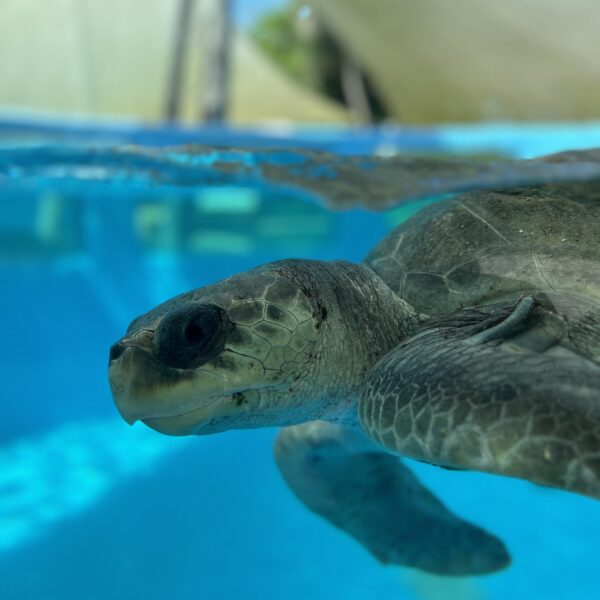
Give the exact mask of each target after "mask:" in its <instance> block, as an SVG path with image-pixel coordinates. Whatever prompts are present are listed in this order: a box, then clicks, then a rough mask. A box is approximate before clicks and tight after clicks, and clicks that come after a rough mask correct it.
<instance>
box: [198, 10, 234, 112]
mask: <svg viewBox="0 0 600 600" xmlns="http://www.w3.org/2000/svg"><path fill="white" fill-rule="evenodd" d="M204 2H205V10H204V14H205V22H204V36H203V40H202V41H203V44H202V46H203V57H204V73H203V82H202V98H201V108H200V110H201V116H202V118H203V119H204V121H205V122H206V123H221V122H223V121H224V120H225V118H226V116H227V108H228V106H227V105H228V100H229V97H228V96H229V58H230V56H229V55H230V50H231V29H232V28H231V0H204Z"/></svg>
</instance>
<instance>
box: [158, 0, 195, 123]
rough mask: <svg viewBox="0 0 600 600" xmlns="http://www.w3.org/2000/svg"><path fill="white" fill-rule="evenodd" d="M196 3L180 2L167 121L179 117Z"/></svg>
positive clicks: (189, 0)
mask: <svg viewBox="0 0 600 600" xmlns="http://www.w3.org/2000/svg"><path fill="white" fill-rule="evenodd" d="M194 2H195V0H180V2H179V9H178V14H177V26H176V29H175V40H174V51H173V59H172V60H173V62H172V63H171V71H170V74H169V88H168V90H167V102H166V107H165V116H166V118H167V121H175V120H176V119H177V117H178V116H179V107H180V104H181V94H182V88H183V69H184V67H185V59H186V55H187V47H188V41H189V37H190V24H191V21H192V13H193V9H194Z"/></svg>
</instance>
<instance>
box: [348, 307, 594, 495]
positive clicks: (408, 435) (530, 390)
mask: <svg viewBox="0 0 600 600" xmlns="http://www.w3.org/2000/svg"><path fill="white" fill-rule="evenodd" d="M558 301H560V298H557V302H558ZM585 310H587V311H588V312H587V313H586V314H584V309H582V308H581V307H577V306H575V305H574V306H573V307H572V311H571V312H572V314H573V315H578V316H577V319H573V320H570V319H569V318H563V317H561V315H560V314H557V313H556V312H554V311H553V310H552V309H551V308H550V307H549V306H548V301H547V299H545V298H542V299H536V301H535V302H533V300H532V299H531V298H526V299H524V300H522V301H521V302H519V303H518V304H516V305H515V304H514V303H513V304H512V305H511V304H510V303H508V302H507V303H502V304H498V305H495V306H486V307H480V308H473V309H467V310H462V311H457V312H456V313H453V314H451V315H447V316H445V317H442V318H439V319H436V320H435V321H431V322H430V323H428V324H427V325H426V326H425V328H424V330H423V331H421V332H419V333H417V334H416V335H415V336H414V337H412V338H411V339H409V340H408V341H406V342H404V343H402V344H400V345H399V346H398V347H397V348H396V349H394V350H392V351H391V352H389V353H388V354H387V355H386V356H385V357H384V358H383V359H382V360H381V361H380V362H379V363H378V364H377V365H376V366H375V367H374V368H373V370H372V372H371V374H370V376H369V377H368V379H367V381H366V383H365V386H364V388H363V392H362V398H361V400H360V402H359V416H360V420H361V423H362V425H363V427H364V429H365V431H366V432H367V433H368V435H370V436H371V437H372V438H373V439H374V440H375V441H377V442H379V443H380V444H382V445H383V446H385V447H386V448H389V449H391V450H393V451H395V452H399V453H400V454H402V455H404V456H408V457H412V458H416V459H418V460H422V461H426V462H430V463H433V464H438V465H446V466H450V467H463V468H468V469H474V470H479V471H486V472H491V473H497V474H501V475H508V476H512V477H519V478H522V479H527V480H529V481H532V482H535V483H538V484H542V485H546V486H551V487H557V488H562V489H566V490H570V491H575V492H578V493H581V494H586V495H589V496H593V497H596V498H600V364H598V362H596V361H595V356H597V350H598V347H597V345H598V338H597V336H595V334H594V335H592V334H591V333H590V334H586V331H587V330H588V329H589V330H590V331H592V333H593V331H596V329H593V328H592V329H590V327H589V326H590V323H591V324H594V323H596V326H597V325H599V324H600V317H599V316H598V314H597V312H596V313H594V312H593V311H592V312H589V310H592V309H588V308H586V309H585ZM595 310H596V311H597V307H596V309H595ZM578 328H581V331H579V329H578ZM573 332H576V333H577V335H575V336H573V335H572V334H573Z"/></svg>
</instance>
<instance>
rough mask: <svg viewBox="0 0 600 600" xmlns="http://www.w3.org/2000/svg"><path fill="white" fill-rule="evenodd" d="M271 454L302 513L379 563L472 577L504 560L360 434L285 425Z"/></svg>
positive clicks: (322, 425)
mask: <svg viewBox="0 0 600 600" xmlns="http://www.w3.org/2000/svg"><path fill="white" fill-rule="evenodd" d="M275 456H276V459H277V464H278V465H279V468H280V470H281V472H282V474H283V477H284V479H285V480H286V482H287V483H288V485H289V486H290V488H291V489H292V491H293V492H294V493H295V494H296V496H297V497H298V498H299V499H300V500H301V501H302V502H303V503H304V504H305V505H306V506H307V507H308V508H310V509H311V510H312V511H314V512H315V513H317V514H319V515H321V516H323V517H325V518H326V519H327V520H328V521H330V522H331V523H332V524H333V525H335V526H336V527H339V528H340V529H342V530H344V531H346V532H347V533H349V534H350V535H351V536H353V537H354V538H355V539H357V540H358V541H359V542H361V543H362V544H363V546H365V547H366V548H367V549H368V550H369V551H370V552H371V553H372V554H374V555H375V556H376V557H377V558H378V559H379V560H380V561H381V562H383V563H393V564H397V565H405V566H409V567H415V568H418V569H422V570H424V571H429V572H432V573H438V574H443V575H475V574H483V573H489V572H492V571H497V570H499V569H502V568H503V567H505V566H506V565H507V564H508V563H509V562H510V557H509V555H508V553H507V551H506V549H505V547H504V545H503V544H502V542H501V541H500V540H498V539H497V538H495V537H494V536H492V535H490V534H489V533H487V532H485V531H483V530H482V529H480V528H479V527H476V526H475V525H472V524H470V523H467V522H466V521H463V520H462V519H460V518H459V517H457V516H456V515H454V514H452V513H451V512H450V511H449V510H448V509H447V508H446V507H445V506H444V505H443V504H442V503H441V502H440V501H439V500H438V499H437V498H436V497H435V496H434V495H433V494H432V493H431V492H430V491H428V490H427V489H426V488H425V487H424V486H423V485H421V483H419V481H418V480H417V478H416V477H415V476H414V475H413V474H412V472H411V471H410V470H409V469H408V468H407V467H405V466H404V465H403V464H402V462H401V460H400V459H399V458H397V457H395V456H392V455H390V454H388V453H387V452H383V451H381V450H380V449H379V448H377V446H375V445H374V444H373V443H372V442H370V441H369V440H368V439H367V438H365V436H364V435H362V434H361V433H360V432H358V431H354V430H349V429H345V428H342V427H339V426H337V425H334V424H332V423H326V422H324V421H312V422H310V423H305V424H303V425H296V426H293V427H288V428H286V429H283V430H282V431H281V433H280V434H279V436H278V438H277V442H276V446H275Z"/></svg>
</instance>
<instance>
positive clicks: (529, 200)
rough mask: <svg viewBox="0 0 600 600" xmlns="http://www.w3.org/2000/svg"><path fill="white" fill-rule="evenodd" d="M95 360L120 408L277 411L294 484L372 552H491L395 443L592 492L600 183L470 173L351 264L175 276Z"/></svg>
mask: <svg viewBox="0 0 600 600" xmlns="http://www.w3.org/2000/svg"><path fill="white" fill-rule="evenodd" d="M548 160H563V159H555V158H550V159H548ZM109 373H110V384H111V389H112V393H113V395H114V398H115V401H116V404H117V407H118V409H119V411H120V412H121V414H122V415H123V417H124V418H125V419H126V420H127V421H128V422H130V423H133V422H134V421H136V420H141V421H143V422H144V423H146V424H147V425H148V426H150V427H152V428H153V429H155V430H157V431H160V432H163V433H166V434H172V435H187V434H210V433H216V432H220V431H224V430H229V429H238V428H248V427H263V426H282V427H283V428H284V429H282V430H281V431H280V433H279V435H278V437H277V440H276V444H275V455H276V459H277V463H278V465H279V468H280V470H281V472H282V474H283V477H284V478H285V480H286V482H287V483H288V484H289V486H290V488H291V489H292V490H293V491H294V493H295V494H296V495H297V496H298V498H300V500H301V501H302V502H304V503H305V504H306V505H307V506H308V507H309V508H310V509H312V510H313V511H315V512H316V513H318V514H320V515H322V516H324V517H325V518H327V519H328V520H329V521H330V522H331V523H333V524H334V525H336V526H337V527H339V528H341V529H343V530H345V531H346V532H348V533H349V534H351V535H352V536H354V537H355V538H356V539H357V540H359V541H360V542H361V543H362V544H363V545H364V546H365V547H366V548H367V549H368V550H370V551H371V552H372V553H373V554H374V555H375V556H376V557H378V558H379V559H380V560H381V561H383V562H388V563H396V564H401V565H408V566H411V567H416V568H419V569H423V570H426V571H430V572H435V573H441V574H453V575H458V574H477V573H486V572H491V571H494V570H497V569H500V568H502V567H504V566H505V565H506V564H508V562H509V555H508V552H507V551H506V549H505V547H504V545H503V544H502V542H500V541H499V540H498V539H497V538H495V537H494V536H492V535H491V534H489V533H487V532H485V531H484V530H482V529H480V528H479V527H476V526H474V525H472V524H469V523H467V522H465V521H463V520H462V519H460V518H459V517H457V516H455V515H454V514H452V513H451V512H450V511H449V510H448V509H447V508H446V507H445V506H444V505H443V504H442V503H441V502H440V501H439V500H438V499H437V498H436V497H435V496H434V495H433V494H432V493H431V492H429V491H428V490H427V489H425V488H424V486H422V485H421V484H420V483H419V482H418V480H417V479H416V478H415V476H414V475H413V474H412V473H411V472H410V471H409V469H408V468H407V467H406V466H404V464H403V463H402V462H401V458H400V457H409V458H412V459H416V460H419V461H425V462H427V463H431V464H434V465H438V466H442V467H445V468H449V469H473V470H479V471H486V472H490V473H497V474H502V475H509V476H513V477H519V478H524V479H527V480H530V481H532V482H535V483H538V484H541V485H545V486H552V487H557V488H562V489H566V490H571V491H575V492H579V493H582V494H586V495H589V496H593V497H600V185H599V184H598V183H593V182H587V183H579V184H569V185H552V186H550V185H546V186H537V187H526V188H517V189H512V190H501V191H474V192H468V193H465V194H462V195H460V196H455V197H452V198H449V199H446V200H444V201H440V202H437V203H434V204H432V205H430V206H428V207H427V208H425V209H423V210H421V211H420V212H419V213H417V214H416V215H415V216H414V217H412V218H410V219H408V220H407V221H405V222H404V223H402V224H401V225H400V226H399V227H397V228H396V229H394V230H393V231H392V232H391V233H390V234H389V235H388V236H387V237H386V238H385V239H383V240H382V241H381V243H379V245H377V246H376V247H375V248H374V249H373V250H372V251H371V252H370V253H369V254H368V256H367V257H366V259H365V260H364V262H362V263H360V264H352V263H349V262H344V261H334V262H324V261H315V260H283V261H278V262H273V263H269V264H266V265H263V266H260V267H258V268H255V269H253V270H251V271H248V272H246V273H242V274H239V275H235V276H233V277H230V278H228V279H226V280H224V281H220V282H218V283H215V284H213V285H209V286H207V287H204V288H202V289H197V290H194V291H191V292H188V293H184V294H182V295H180V296H177V297H176V298H173V299H172V300H169V301H168V302H165V303H164V304H161V305H160V306H158V307H157V308H155V309H154V310H151V311H150V312H148V313H147V314H145V315H143V316H141V317H139V318H137V319H135V320H134V321H133V322H132V323H131V325H130V326H129V329H128V330H127V332H126V334H125V336H124V337H123V338H122V339H121V340H120V341H119V342H118V343H116V344H115V345H114V346H113V347H112V348H111V351H110V367H109Z"/></svg>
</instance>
